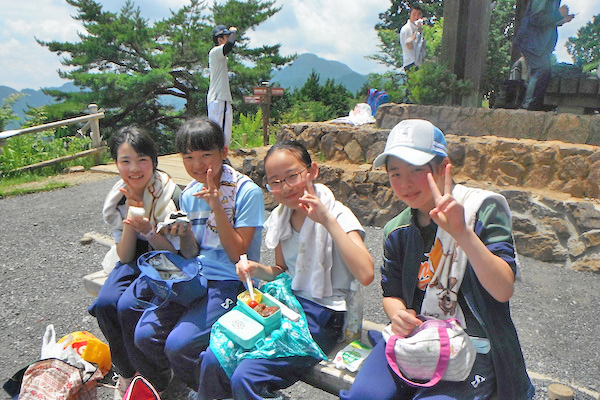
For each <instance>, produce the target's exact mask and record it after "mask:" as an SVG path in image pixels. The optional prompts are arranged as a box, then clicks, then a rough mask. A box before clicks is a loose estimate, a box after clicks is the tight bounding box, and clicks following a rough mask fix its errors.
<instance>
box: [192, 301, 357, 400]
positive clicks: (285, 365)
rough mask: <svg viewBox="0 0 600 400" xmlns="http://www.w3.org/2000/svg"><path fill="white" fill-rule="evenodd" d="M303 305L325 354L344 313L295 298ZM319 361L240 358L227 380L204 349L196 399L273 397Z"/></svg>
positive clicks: (340, 329)
mask: <svg viewBox="0 0 600 400" xmlns="http://www.w3.org/2000/svg"><path fill="white" fill-rule="evenodd" d="M298 300H299V301H300V304H301V305H302V307H303V308H304V312H305V314H306V319H307V321H308V326H309V329H310V332H311V334H312V336H313V339H314V340H315V341H316V342H317V343H318V344H319V346H320V347H321V349H322V350H323V351H324V352H325V353H329V352H330V351H332V350H333V348H334V347H335V345H336V344H337V341H338V338H340V336H341V333H342V327H343V324H344V314H345V313H344V312H336V311H333V310H330V309H327V308H325V307H322V306H320V305H318V304H316V303H314V302H311V301H309V300H305V299H302V298H298ZM318 362H319V360H318V359H316V358H313V357H300V356H298V357H281V358H273V359H244V360H242V362H240V364H239V365H238V366H237V368H236V369H235V371H234V373H233V376H232V377H231V379H229V378H228V377H227V374H226V373H225V371H224V370H223V368H221V365H220V364H219V361H218V360H217V358H216V357H215V355H214V354H213V352H212V351H211V350H210V348H208V349H207V350H206V351H205V352H203V353H202V354H201V356H200V375H199V376H200V378H199V381H200V383H199V386H198V399H201V400H204V399H222V398H227V397H233V398H234V399H237V400H242V399H243V400H245V399H257V400H258V399H263V398H265V397H273V396H274V392H275V391H276V390H279V389H284V388H286V387H289V386H291V385H293V384H294V383H296V382H297V381H299V380H300V379H302V376H304V375H305V374H306V372H307V371H308V370H309V369H310V368H312V367H313V366H314V365H315V364H317V363H318Z"/></svg>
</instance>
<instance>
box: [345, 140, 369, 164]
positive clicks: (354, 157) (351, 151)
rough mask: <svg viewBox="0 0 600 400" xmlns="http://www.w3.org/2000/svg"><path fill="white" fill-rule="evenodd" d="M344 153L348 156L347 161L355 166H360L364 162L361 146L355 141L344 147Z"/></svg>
mask: <svg viewBox="0 0 600 400" xmlns="http://www.w3.org/2000/svg"><path fill="white" fill-rule="evenodd" d="M344 151H345V152H346V154H347V155H348V160H350V161H351V162H353V163H355V164H362V163H363V162H365V153H364V151H363V148H362V146H361V145H360V143H358V141H357V140H354V139H353V140H351V141H349V142H348V144H346V145H345V146H344Z"/></svg>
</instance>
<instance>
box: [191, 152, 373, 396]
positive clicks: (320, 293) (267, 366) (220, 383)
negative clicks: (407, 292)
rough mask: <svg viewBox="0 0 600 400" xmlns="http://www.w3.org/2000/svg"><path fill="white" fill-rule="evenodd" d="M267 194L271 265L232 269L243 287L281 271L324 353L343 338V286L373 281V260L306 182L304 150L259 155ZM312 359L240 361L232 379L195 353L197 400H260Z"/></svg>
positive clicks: (332, 204) (327, 195)
mask: <svg viewBox="0 0 600 400" xmlns="http://www.w3.org/2000/svg"><path fill="white" fill-rule="evenodd" d="M265 172H266V177H267V182H268V184H267V189H268V190H269V191H270V192H271V193H272V194H273V196H274V197H275V199H276V200H277V201H278V202H279V206H278V207H276V208H275V209H274V210H273V212H272V213H271V215H270V217H269V219H268V220H267V222H266V223H265V228H267V233H266V235H265V244H266V246H267V247H269V248H271V249H274V250H275V265H274V266H267V265H262V264H259V263H257V262H253V261H250V262H249V263H248V266H247V268H245V267H244V266H243V265H242V263H238V264H237V273H238V276H239V278H240V279H241V280H242V281H245V280H246V276H247V275H248V274H250V275H251V276H252V278H258V279H262V280H265V281H271V280H273V279H275V278H276V277H277V276H278V275H279V274H282V273H284V272H287V273H288V274H290V276H291V277H292V290H293V292H294V294H295V295H296V297H297V299H298V301H299V302H300V304H301V305H302V307H303V309H304V312H305V314H306V318H307V321H308V326H309V328H310V333H311V335H312V337H313V338H314V340H315V341H316V342H317V344H319V346H320V347H321V349H322V350H323V351H324V352H325V353H328V352H330V351H332V350H333V348H334V346H335V344H336V343H337V342H338V339H340V338H341V337H342V335H343V326H344V318H345V315H346V300H345V299H346V296H347V295H348V294H349V292H350V283H351V282H352V281H353V280H355V279H356V280H358V281H359V282H360V283H361V284H362V285H369V284H370V283H371V282H372V281H373V277H374V270H373V259H372V257H371V254H370V253H369V251H368V250H367V248H366V246H365V244H364V242H363V238H364V235H365V232H364V230H363V228H362V226H361V224H360V222H359V221H358V219H357V218H356V216H355V215H354V214H353V213H352V211H350V209H348V208H347V207H346V206H344V205H343V204H341V203H340V202H338V201H336V200H335V197H334V195H333V193H332V192H331V190H330V189H329V188H327V186H325V185H322V184H318V183H313V181H314V180H315V179H316V178H317V176H318V175H319V168H318V166H317V164H316V163H314V162H312V160H311V157H310V154H309V153H308V151H307V150H306V148H305V147H304V146H303V145H302V144H300V143H298V142H293V141H282V142H278V143H276V144H275V145H273V147H271V149H270V150H269V152H268V153H267V155H266V157H265ZM318 362H319V360H318V359H317V358H313V357H309V356H295V357H281V358H274V359H250V358H246V359H244V360H243V361H241V362H240V364H239V365H238V366H237V368H236V369H235V371H234V373H233V375H232V376H231V379H230V378H228V377H227V375H226V373H225V371H224V370H223V368H222V367H221V366H220V365H219V362H218V361H217V359H216V357H215V355H214V354H213V353H212V351H211V350H210V349H209V350H207V351H206V352H205V353H203V354H202V362H201V367H200V385H199V389H198V390H199V392H198V394H199V396H198V398H200V399H216V398H226V397H232V396H233V398H235V399H238V398H239V399H259V398H264V397H272V396H273V395H274V392H275V391H276V390H279V389H283V388H286V387H289V386H291V385H293V384H294V383H295V382H297V381H298V380H300V379H301V378H302V375H303V374H304V373H306V372H307V371H309V370H310V368H311V367H313V366H314V365H315V364H317V363H318Z"/></svg>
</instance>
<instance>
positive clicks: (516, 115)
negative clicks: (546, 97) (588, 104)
mask: <svg viewBox="0 0 600 400" xmlns="http://www.w3.org/2000/svg"><path fill="white" fill-rule="evenodd" d="M408 118H422V119H427V120H429V121H431V122H432V123H433V124H434V125H435V126H437V127H438V128H440V129H441V130H442V132H444V133H445V134H450V135H459V136H491V135H493V136H496V137H504V138H514V139H533V140H544V141H545V140H559V141H562V142H567V143H581V144H590V145H600V115H575V114H555V113H553V112H542V111H526V110H508V109H501V108H499V109H489V108H469V107H450V106H441V107H440V106H421V105H414V104H383V105H381V106H380V107H379V108H378V109H377V126H379V127H381V128H383V129H391V128H392V127H394V125H396V124H397V123H398V122H400V121H402V120H404V119H408Z"/></svg>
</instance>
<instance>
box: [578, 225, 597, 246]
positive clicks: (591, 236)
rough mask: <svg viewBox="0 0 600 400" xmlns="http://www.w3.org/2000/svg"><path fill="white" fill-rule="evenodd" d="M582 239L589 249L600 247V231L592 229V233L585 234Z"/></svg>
mask: <svg viewBox="0 0 600 400" xmlns="http://www.w3.org/2000/svg"><path fill="white" fill-rule="evenodd" d="M581 238H582V240H583V242H584V243H585V244H586V245H587V246H588V247H595V246H598V245H600V229H592V230H591V231H587V232H584V233H583V234H582V235H581Z"/></svg>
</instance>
